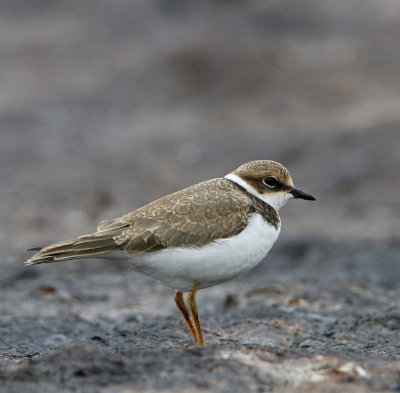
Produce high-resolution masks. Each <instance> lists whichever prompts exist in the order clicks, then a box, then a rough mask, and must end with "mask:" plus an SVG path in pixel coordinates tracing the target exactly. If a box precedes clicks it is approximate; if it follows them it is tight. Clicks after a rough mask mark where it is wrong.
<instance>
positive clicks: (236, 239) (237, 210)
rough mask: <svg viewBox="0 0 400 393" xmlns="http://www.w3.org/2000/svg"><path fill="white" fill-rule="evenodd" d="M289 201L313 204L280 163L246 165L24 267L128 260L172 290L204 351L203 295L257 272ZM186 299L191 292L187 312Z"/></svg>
mask: <svg viewBox="0 0 400 393" xmlns="http://www.w3.org/2000/svg"><path fill="white" fill-rule="evenodd" d="M291 198H300V199H306V200H315V198H314V197H313V196H311V195H309V194H306V193H305V192H303V191H300V190H299V189H297V188H295V187H294V185H293V182H292V179H291V177H290V174H289V172H288V170H287V169H286V168H285V167H284V166H282V165H281V164H279V163H277V162H275V161H267V160H258V161H251V162H248V163H245V164H243V165H241V166H240V167H239V168H237V169H236V170H234V171H233V172H231V173H229V174H227V175H226V176H225V177H223V178H216V179H211V180H208V181H204V182H202V183H198V184H195V185H193V186H191V187H188V188H185V189H183V190H181V191H177V192H175V193H173V194H170V195H167V196H164V197H162V198H160V199H157V200H156V201H154V202H151V203H149V204H148V205H146V206H143V207H141V208H140V209H138V210H135V211H134V212H132V213H128V214H125V215H123V216H121V217H118V218H115V219H113V220H108V221H103V222H101V223H100V225H99V226H98V228H97V231H96V232H94V233H91V234H88V235H83V236H80V237H78V238H76V239H72V240H66V241H62V242H59V243H54V244H50V245H48V246H46V247H43V248H37V249H32V250H35V251H38V253H36V254H35V255H33V256H32V257H31V258H30V259H29V260H28V261H27V262H25V264H26V265H35V264H39V263H51V262H60V261H67V260H71V259H80V258H88V257H96V258H102V257H104V258H109V257H121V256H123V257H126V258H127V259H128V260H129V262H130V264H131V266H132V268H133V269H134V270H136V271H138V272H140V273H143V274H146V275H148V276H151V277H153V278H156V279H158V280H160V281H161V282H162V283H164V284H165V285H167V286H169V287H171V288H172V289H174V290H175V302H176V305H177V307H178V309H179V310H180V312H181V313H182V315H183V317H184V319H185V321H186V323H187V325H188V327H189V329H190V331H191V333H192V335H193V338H194V341H195V343H196V344H197V345H199V346H204V340H203V336H202V332H201V328H200V323H199V317H198V313H197V306H196V293H197V290H198V289H202V288H207V287H211V286H213V285H217V284H220V283H223V282H225V281H228V280H231V279H233V278H235V277H237V276H239V275H240V274H242V273H245V272H247V271H248V270H250V269H252V268H254V267H255V266H257V265H258V264H259V263H260V262H261V261H262V260H263V258H264V257H265V256H266V255H267V253H268V251H269V250H270V249H271V247H272V245H273V244H274V243H275V241H276V239H277V238H278V235H279V232H280V229H281V221H280V218H279V214H278V210H279V209H280V208H281V207H282V206H284V205H285V204H286V202H287V201H288V200H289V199H291ZM183 292H189V294H188V297H187V307H186V304H185V301H184V298H183Z"/></svg>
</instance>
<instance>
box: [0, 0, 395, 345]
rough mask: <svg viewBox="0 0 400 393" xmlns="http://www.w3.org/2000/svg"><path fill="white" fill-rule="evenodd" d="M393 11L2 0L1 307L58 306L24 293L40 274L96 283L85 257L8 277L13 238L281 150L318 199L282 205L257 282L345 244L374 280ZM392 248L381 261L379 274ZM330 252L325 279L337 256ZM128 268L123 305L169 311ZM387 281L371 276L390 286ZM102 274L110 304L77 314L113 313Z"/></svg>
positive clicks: (354, 1)
mask: <svg viewBox="0 0 400 393" xmlns="http://www.w3.org/2000/svg"><path fill="white" fill-rule="evenodd" d="M399 19H400V2H399V1H397V0H381V1H379V2H377V1H373V0H362V1H360V0H336V1H329V0H305V1H301V2H294V1H282V0H280V1H275V0H268V1H257V0H254V1H253V0H251V1H241V0H207V1H206V0H204V1H193V2H189V1H184V0H164V1H163V0H151V1H143V2H142V1H128V0H113V1H106V0H96V1H94V2H82V1H76V0H70V1H67V2H57V1H51V0H35V1H29V2H27V1H22V0H14V1H12V2H11V1H6V0H4V1H0V37H1V38H0V181H1V187H0V220H1V223H2V225H1V226H0V248H1V250H2V258H1V259H0V264H1V266H2V267H3V271H5V272H11V273H5V276H3V280H4V282H5V281H7V282H8V283H13V285H14V287H13V288H10V292H7V293H6V292H3V294H4V295H3V296H4V299H5V302H4V303H3V306H2V309H1V310H2V313H3V315H5V316H12V315H14V313H15V310H16V309H18V310H20V311H19V312H21V313H22V314H23V315H27V314H30V313H32V310H36V308H35V307H37V310H42V311H37V312H39V313H40V312H42V313H45V314H46V315H48V314H49V313H50V314H51V313H53V314H54V315H58V314H57V312H59V311H57V307H56V306H54V309H53V308H51V307H50V306H49V305H48V304H47V303H46V305H45V306H43V305H42V303H41V300H40V297H39V298H38V299H36V303H34V305H33V306H32V304H31V303H26V296H31V297H32V298H35V295H32V294H37V292H35V290H36V288H37V287H40V286H44V287H46V288H47V286H50V287H51V288H53V286H57V285H59V286H60V285H61V287H62V288H63V290H64V291H66V292H65V293H68V291H69V290H71V291H72V292H74V291H75V292H77V291H78V292H79V290H80V289H79V288H78V286H79V285H81V286H82V287H85V285H86V284H84V282H85V283H88V282H89V283H91V284H90V285H92V287H91V288H92V289H91V290H92V291H98V292H99V293H101V292H102V291H104V287H100V286H98V287H96V285H99V284H96V282H97V283H98V282H103V281H101V279H99V278H98V280H100V281H96V282H91V281H90V280H91V279H92V278H93V269H94V268H95V266H98V272H101V271H102V270H101V269H105V270H104V271H105V272H109V270H107V269H111V267H110V266H109V264H107V263H98V264H97V265H94V263H95V262H89V263H88V264H86V265H85V264H66V265H57V266H55V265H52V266H45V267H37V268H35V269H36V270H34V271H35V272H36V273H24V272H26V269H25V270H23V268H22V263H23V261H24V260H25V259H26V258H27V254H26V253H25V249H27V248H29V247H34V246H43V245H45V244H47V243H50V242H53V241H58V240H63V239H66V238H71V237H75V236H76V235H80V234H84V233H86V232H90V231H92V230H93V229H94V228H95V227H96V225H97V223H98V221H100V220H102V219H106V218H112V217H115V216H118V215H121V214H123V213H126V212H128V211H132V210H134V209H136V208H138V207H140V206H142V205H143V204H145V203H147V202H150V201H152V200H154V199H155V198H158V197H160V196H162V195H165V194H167V193H170V192H173V191H176V190H177V189H180V188H182V187H185V186H189V185H191V184H194V183H196V182H199V181H202V180H205V179H209V178H213V177H219V176H223V175H225V174H226V173H228V172H230V171H232V170H233V169H235V168H236V167H237V166H239V165H240V164H242V163H243V162H246V161H250V160H255V159H273V160H276V161H279V162H281V163H282V164H284V165H285V166H286V167H287V168H288V169H289V170H290V172H291V174H292V177H293V179H294V182H295V184H296V185H297V186H298V187H299V188H301V189H303V190H305V191H306V192H309V193H311V194H313V195H315V196H316V198H317V201H316V202H315V203H306V202H303V201H293V202H291V203H289V205H288V206H287V207H285V208H284V209H283V210H282V211H281V217H282V221H283V228H282V233H281V236H280V239H279V241H278V242H277V244H276V245H275V248H274V252H275V254H272V256H271V257H268V258H269V260H270V264H271V265H270V266H271V267H270V268H268V266H267V265H268V264H264V265H265V267H264V270H263V272H265V276H264V277H267V275H268V274H272V278H270V279H271V281H274V280H278V281H279V279H280V278H279V277H283V276H280V275H279V274H281V273H279V272H280V271H281V270H279V269H280V268H279V266H278V265H275V268H274V261H280V260H284V258H285V255H286V254H285V252H286V250H288V249H290V250H291V251H290V252H291V253H292V254H290V255H291V257H290V258H292V259H290V260H291V261H292V262H291V263H294V264H296V263H298V264H299V266H301V261H300V260H296V258H297V257H301V256H303V257H304V255H314V258H315V265H311V266H312V267H311V270H312V271H313V272H314V273H315V274H317V272H318V268H319V267H320V266H321V264H323V262H325V261H328V260H335V261H337V260H338V258H339V259H340V258H342V257H343V254H341V250H349V249H351V250H353V249H357V250H358V251H360V250H362V251H363V252H365V255H364V257H365V258H364V261H370V262H368V263H370V265H368V266H370V267H371V266H373V268H371V269H372V270H368V271H366V270H365V269H366V268H365V266H364V265H363V264H362V261H359V265H357V266H358V268H357V269H359V270H358V272H359V271H364V272H365V274H364V275H363V279H370V280H372V281H373V278H371V277H372V276H374V275H376V274H378V273H377V271H379V266H381V267H382V269H383V270H387V265H385V264H384V262H382V261H381V260H377V259H376V258H375V257H374V256H372V257H371V258H370V259H368V255H370V254H368V252H369V250H370V251H371V252H373V250H374V249H379V250H381V251H382V250H386V249H387V247H392V248H393V249H395V250H398V248H399V243H400V242H399V239H400V237H399V233H400V229H399V219H400V192H399V190H400V176H399V168H400V132H399V127H400V96H399V91H400V71H399V64H400V40H399V37H400V24H399ZM293 242H294V243H293ZM291 244H303V245H304V244H307V247H306V249H307V250H308V251H307V253H306V254H305V251H304V247H303V248H301V247H300V249H296V250H295V251H293V249H292V248H290V247H291V246H290V245H291ZM314 249H316V250H321V249H323V250H324V252H325V254H324V253H322V254H321V253H319V254H318V252H319V251H318V252H317V253H316V254H315V253H314V254H312V250H314ZM302 250H303V251H302ZM309 250H311V251H309ZM365 250H366V251H365ZM309 252H311V254H310V253H309ZM321 252H322V251H321ZM382 252H383V251H382ZM393 253H394V251H393V252H390V255H389V256H388V255H386V254H385V258H383V259H384V260H386V261H387V260H391V261H392V262H391V263H392V264H391V265H390V269H394V267H395V266H397V265H396V264H395V261H398V260H397V256H396V258H394V257H393V255H394V254H393ZM371 255H372V254H371ZM396 255H398V254H396ZM279 258H281V259H279ZM390 258H392V259H390ZM293 259H294V262H293ZM340 260H341V262H340V263H341V265H340V267H339V268H335V269H336V270H335V269H334V270H333V271H334V272H336V273H337V274H338V275H337V276H333V277H334V279H333V281H335V279H343V277H342V276H340V274H342V273H343V272H345V271H348V269H349V264H348V259H346V258H344V259H343V260H342V259H340ZM303 262H304V263H305V264H306V262H307V261H304V260H303ZM282 263H284V262H282ZM281 266H286V267H288V266H289V267H290V266H292V265H281ZM268 269H270V270H268ZM274 269H277V271H278V273H276V272H275V270H274ZM357 269H356V270H357ZM390 269H389V270H390ZM289 270H290V269H289ZM29 271H30V272H32V271H33V270H32V269H30V270H29ZM122 271H124V270H121V272H122ZM393 271H394V270H392V272H393ZM119 272H120V271H119V270H118V274H119ZM274 272H275V273H276V274H275V273H274ZM324 272H325V273H326V271H324V270H323V269H322V270H321V275H323V274H324ZM338 272H339V273H338ZM396 272H398V270H396ZM66 273H69V274H71V275H72V276H69V277H73V278H70V279H68V278H67V277H68V276H66V275H65V274H66ZM114 273H115V272H114ZM288 273H289V272H288ZM336 273H335V274H336ZM398 273H399V272H398ZM7 274H11V276H10V275H7ZM30 274H31V275H32V276H29V275H30ZM99 274H100V273H99ZM107 274H108V273H107ZM107 274H106V275H107ZM118 274H114V276H118ZM129 274H130V273H124V275H125V276H126V275H128V276H127V277H129V278H130V279H132V281H129V282H126V283H125V284H126V286H129V288H131V289H130V291H132V292H131V294H132V298H135V301H134V302H133V303H134V304H132V301H131V302H130V303H129V301H126V304H125V303H124V307H126V308H128V307H132V308H133V309H137V310H141V312H142V313H145V314H146V315H147V316H149V315H150V314H151V313H154V312H159V313H161V314H163V315H174V317H175V314H174V313H175V311H173V307H174V305H173V302H172V298H171V299H170V300H171V301H170V302H169V303H171V304H169V305H168V306H165V307H164V306H163V304H164V303H165V298H162V297H157V296H155V297H154V299H153V298H152V299H150V300H149V298H147V297H146V296H147V295H148V296H150V294H149V293H148V292H146V290H145V289H143V288H142V287H140V288H142V289H143V290H144V293H145V294H147V295H146V296H145V295H143V294H142V295H140V294H138V293H136V292H135V291H136V289H135V288H137V287H135V285H136V284H137V285H138V286H140V285H142V286H143V285H144V284H143V283H145V284H146V283H147V284H148V285H149V283H151V285H152V290H154V291H155V293H156V294H157V293H161V294H166V293H169V292H168V291H167V290H166V289H164V288H162V287H161V284H158V283H155V282H154V281H152V280H150V279H147V278H143V277H142V276H139V275H136V274H134V273H133V274H130V275H129ZM274 274H275V276H274ZM282 274H286V273H285V272H283V273H282ZM307 274H308V273H307ZM307 274H306V273H303V276H302V277H303V278H304V277H306V276H307ZM382 274H384V272H383V273H382ZM385 274H386V273H385ZM393 274H394V273H393ZM396 274H397V273H396ZM399 274H400V273H399ZM74 275H75V276H74ZM82 275H83V276H82ZM10 277H11V278H10ZM21 277H22V278H21ZM27 277H28V278H27ZM249 277H250V276H249ZM270 277H271V276H270ZM288 277H289V276H288ZM296 277H297V278H299V277H298V276H296ZM354 277H358V273H356V272H355V273H354V275H353V276H351V278H349V279H351V280H353V279H354ZM385 277H386V276H385ZM399 277H400V276H396V275H394V276H393V279H392V281H390V280H389V278H388V277H386V279H387V280H389V281H390V283H391V284H390V285H392V287H393V286H396V285H397V284H396V283H397V282H398V278H399ZM314 278H315V277H314ZM331 278H332V276H331ZM22 279H24V281H23V283H22V284H21V280H22ZM103 279H105V278H104V277H103ZM287 279H288V280H289V278H287ZM63 280H65V282H64V281H63ZM68 280H69V281H68ZM80 280H82V282H81V283H80V284H78V282H79V281H80ZM85 280H86V281H85ZM87 280H89V281H87ZM114 280H116V281H115V282H114V281H113V282H110V283H109V284H108V285H109V286H108V287H107V290H108V291H110V292H109V294H108V295H107V296H110V297H111V298H112V299H113V300H112V302H114V303H112V304H113V307H116V308H114V309H113V310H114V311H113V312H114V314H113V312H111V311H110V310H109V309H108V310H107V311H105V310H106V309H107V307H104V308H102V309H101V311H100V309H99V307H103V306H101V304H104V302H103V303H102V302H101V301H98V302H97V303H96V302H95V303H96V304H92V305H91V306H90V305H88V304H85V305H84V307H83V308H82V309H85V310H86V311H85V312H86V313H89V314H90V312H89V311H88V310H89V309H90V310H92V313H93V315H94V316H98V315H99V313H100V314H101V312H105V313H107V316H108V317H110V316H111V317H112V316H113V315H116V314H118V313H116V311H115V310H116V309H117V308H118V306H116V304H117V303H118V301H120V300H121V299H123V298H124V294H123V293H120V294H119V295H115V296H114V295H112V294H111V293H117V292H115V291H117V289H116V287H118V286H119V285H120V283H119V282H118V281H117V278H114ZM315 280H316V281H318V277H317V278H315ZM331 281H332V279H331ZM331 281H330V282H331ZM389 281H387V282H389ZM130 282H131V283H136V284H135V285H133V284H129V283H130ZM56 283H58V284H56ZM125 284H124V285H125ZM18 285H21V287H18ZM88 285H89V284H88ZM229 285H236V286H241V288H242V289H241V290H243V287H244V288H247V289H248V288H249V286H251V280H250V279H249V278H245V279H243V280H242V281H240V280H239V281H237V283H236V284H226V285H225V286H223V288H224V289H223V290H219V289H217V288H215V289H212V290H210V291H211V292H210V293H212V294H213V295H212V296H218V295H220V294H221V293H224V291H225V292H226V291H227V288H236V287H229ZM254 285H256V284H254ZM257 285H261V281H258V282H257ZM287 285H288V288H289V286H290V284H287ZM75 286H76V287H75ZM4 288H5V287H4ZM16 288H20V291H22V292H20V296H21V297H20V298H19V300H18V298H15V297H14V298H13V301H11V300H10V299H9V298H12V297H13V296H12V294H13V293H15V289H16ZM22 288H23V289H22ZM71 288H73V289H71ZM93 288H95V289H93ZM96 288H97V289H96ZM124 288H125V287H124ZM396 288H397V287H396ZM53 289H54V288H53ZM85 290H86V289H81V291H83V292H84V291H85ZM13 291H14V292H13ZM24 291H25V292H24ZM112 291H114V292H112ZM213 291H214V292H213ZM218 291H222V292H218ZM83 292H82V293H83ZM339 292H340V291H339ZM49 293H50V292H49ZM65 293H64V294H65ZM85 293H86V292H85ZM96 293H97V292H96ZM303 295H304V294H303ZM82 296H83V298H84V299H85V297H84V295H82ZM88 296H89V295H88ZM93 296H94V295H93ZM113 296H114V297H113ZM140 296H142V297H140ZM202 296H203V295H202ZM204 296H206V295H204ZM310 296H311V295H310ZM327 296H328V295H327ZM332 296H333V295H332ZM396 296H398V294H397V295H396ZM145 297H146V298H145ZM311 297H312V296H311ZM132 298H131V300H132ZM96 299H97V298H96ZM107 299H108V298H106V300H105V301H107ZM146 299H147V300H146ZM157 299H158V300H157ZM204 299H205V298H204ZM103 300H104V299H103ZM109 301H110V302H111V300H109ZM124 301H125V300H124ZM212 301H213V300H212V298H211V295H210V298H209V304H211V305H210V306H209V309H208V310H210V311H213V310H214V309H213V307H214V306H215V304H214V305H213V303H212ZM309 301H311V300H310V299H309ZM13 302H14V303H13ZM115 302H117V303H115ZM53 303H54V301H53ZM53 303H52V304H53ZM89 303H90V301H89ZM22 304H25V306H23V305H22ZM24 307H26V309H24ZM41 307H42V308H41ZM49 307H50V308H49ZM90 307H92V308H90ZM96 307H97V308H96ZM121 307H122V306H121ZM204 307H206V306H204ZM215 307H217V306H215ZM78 308H79V307H78ZM160 308H161V310H160ZM21 310H25V311H21ZM44 310H45V311H44ZM58 310H59V308H58ZM65 312H67V311H65ZM22 314H21V315H22ZM118 315H119V314H118ZM172 330H173V329H172ZM182 335H183V336H182V337H183V338H185V337H186V336H185V335H184V333H182ZM172 341H174V340H172ZM10 345H11V344H10ZM60 345H61V344H60Z"/></svg>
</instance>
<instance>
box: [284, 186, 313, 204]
mask: <svg viewBox="0 0 400 393" xmlns="http://www.w3.org/2000/svg"><path fill="white" fill-rule="evenodd" d="M289 192H290V193H291V194H292V195H293V198H299V199H305V200H307V201H315V198H314V197H313V196H312V195H310V194H306V193H305V192H304V191H301V190H297V189H296V188H293V190H291V191H289Z"/></svg>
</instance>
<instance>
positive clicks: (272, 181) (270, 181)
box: [262, 176, 278, 188]
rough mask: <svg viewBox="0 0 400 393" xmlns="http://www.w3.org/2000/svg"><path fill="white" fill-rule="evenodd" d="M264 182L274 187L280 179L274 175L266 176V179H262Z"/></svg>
mask: <svg viewBox="0 0 400 393" xmlns="http://www.w3.org/2000/svg"><path fill="white" fill-rule="evenodd" d="M262 182H263V183H264V184H265V185H266V186H267V187H269V188H274V187H275V186H276V184H277V183H278V181H277V180H276V179H275V178H274V177H272V176H269V177H265V178H264V179H262Z"/></svg>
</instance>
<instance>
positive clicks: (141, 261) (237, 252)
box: [129, 213, 280, 292]
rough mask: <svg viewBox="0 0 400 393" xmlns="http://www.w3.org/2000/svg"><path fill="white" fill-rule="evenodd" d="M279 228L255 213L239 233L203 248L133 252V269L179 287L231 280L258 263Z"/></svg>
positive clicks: (173, 286) (181, 289)
mask: <svg viewBox="0 0 400 393" xmlns="http://www.w3.org/2000/svg"><path fill="white" fill-rule="evenodd" d="M279 232H280V226H279V227H278V229H276V228H275V227H274V226H272V225H270V224H269V223H268V222H266V221H265V220H264V218H263V217H262V216H261V215H259V214H256V213H254V214H253V215H252V216H251V217H250V219H249V221H248V225H247V227H246V229H244V230H243V231H242V232H241V233H240V234H239V235H237V236H234V237H231V238H228V239H219V240H216V241H214V242H213V243H211V244H210V245H208V246H205V247H201V248H186V247H181V248H172V249H164V250H160V251H156V252H152V253H148V254H142V255H138V256H132V257H131V258H130V259H129V260H130V262H131V264H132V267H133V269H134V270H136V271H139V272H141V273H144V274H146V275H149V276H151V277H154V278H156V279H158V280H160V281H161V282H162V283H164V284H165V285H167V286H169V287H171V288H173V289H174V290H177V291H183V292H187V291H189V290H191V288H192V286H193V283H194V282H198V283H199V284H200V288H207V287H210V286H213V285H217V284H220V283H222V282H224V281H228V280H230V279H232V278H234V277H236V276H238V275H239V274H242V273H244V272H247V271H248V270H250V269H252V268H253V267H255V266H256V265H258V264H259V263H260V262H261V261H262V260H263V258H264V257H265V256H266V255H267V253H268V251H269V250H270V249H271V247H272V245H273V244H274V243H275V241H276V239H277V238H278V235H279Z"/></svg>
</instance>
